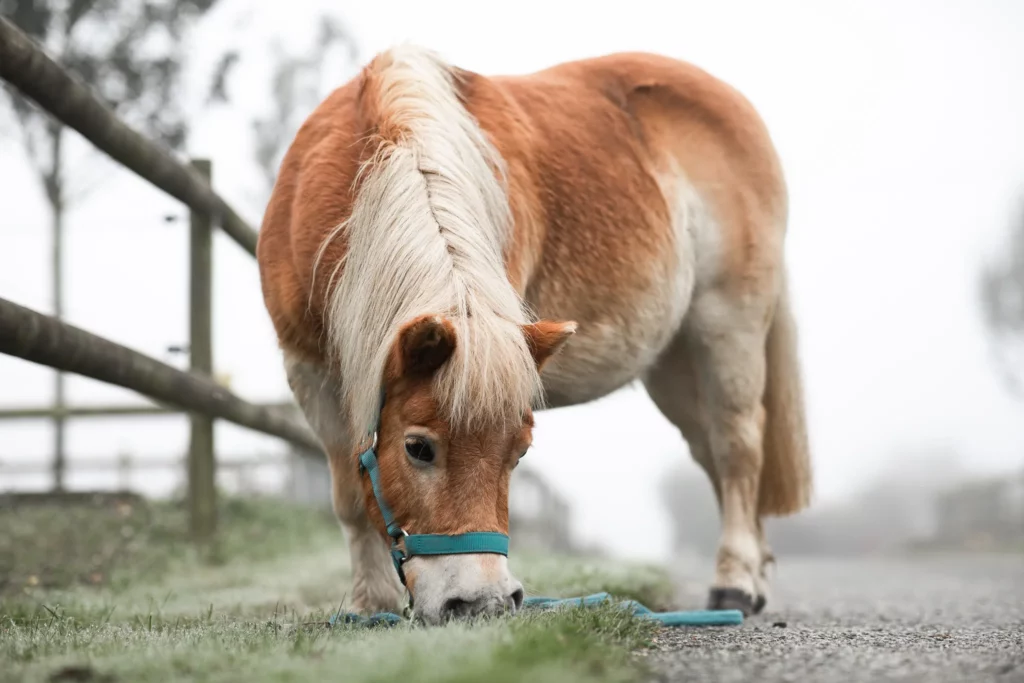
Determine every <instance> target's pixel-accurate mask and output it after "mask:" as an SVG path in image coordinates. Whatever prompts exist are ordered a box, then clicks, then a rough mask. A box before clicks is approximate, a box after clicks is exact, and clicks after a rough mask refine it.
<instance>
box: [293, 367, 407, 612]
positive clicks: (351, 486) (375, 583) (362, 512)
mask: <svg viewBox="0 0 1024 683" xmlns="http://www.w3.org/2000/svg"><path fill="white" fill-rule="evenodd" d="M285 371H286V372H287V374H288V384H289V385H290V386H291V389H292V393H293V394H295V399H296V401H297V402H298V404H299V407H300V408H302V411H303V413H304V414H305V416H306V421H307V422H309V425H310V426H311V427H312V428H313V431H315V432H316V433H317V435H318V436H319V437H320V441H321V443H322V444H323V445H324V449H325V450H326V451H327V462H328V465H329V466H330V470H331V501H332V503H333V505H334V513H335V515H337V517H338V521H339V522H340V524H341V528H342V530H343V532H344V534H345V539H346V540H347V541H348V548H349V557H350V559H351V565H352V589H351V592H350V593H349V597H348V600H347V604H346V605H345V609H349V610H352V611H355V612H361V613H364V614H368V613H374V612H384V611H387V612H395V611H399V610H400V609H401V606H402V598H403V597H404V595H405V591H404V589H403V588H402V584H401V583H400V582H399V580H398V575H397V574H396V573H395V568H394V565H393V564H392V562H391V555H390V553H389V543H390V542H389V541H388V540H386V539H385V538H384V537H383V536H381V534H380V532H378V531H377V529H376V528H374V526H373V524H372V523H371V522H370V520H369V518H368V517H367V515H366V507H365V505H364V502H363V494H362V487H361V482H360V481H359V470H358V467H357V466H356V463H355V448H356V444H355V441H354V439H352V438H351V436H350V435H349V434H348V430H347V429H346V427H345V421H344V420H343V419H342V413H341V405H340V403H339V396H340V384H339V383H338V381H337V380H336V379H335V378H334V377H332V376H331V375H330V374H329V372H328V371H327V369H326V368H325V367H324V366H323V365H321V364H320V363H314V362H310V361H306V360H299V359H296V358H292V357H289V356H287V355H286V356H285Z"/></svg>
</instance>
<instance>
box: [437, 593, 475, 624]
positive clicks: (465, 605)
mask: <svg viewBox="0 0 1024 683" xmlns="http://www.w3.org/2000/svg"><path fill="white" fill-rule="evenodd" d="M472 608H473V606H472V604H471V603H469V602H466V601H465V600H463V599H462V598H449V599H447V600H445V601H444V604H443V605H442V606H441V617H442V618H443V619H459V618H462V617H466V616H469V614H470V612H471V611H472Z"/></svg>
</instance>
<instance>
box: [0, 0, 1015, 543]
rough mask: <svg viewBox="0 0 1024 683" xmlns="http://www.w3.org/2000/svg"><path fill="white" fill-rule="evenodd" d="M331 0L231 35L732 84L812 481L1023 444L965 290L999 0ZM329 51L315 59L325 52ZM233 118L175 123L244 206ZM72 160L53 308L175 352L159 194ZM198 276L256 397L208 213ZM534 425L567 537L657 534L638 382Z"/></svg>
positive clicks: (3, 227) (235, 295) (174, 302)
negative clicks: (772, 191) (772, 213)
mask: <svg viewBox="0 0 1024 683" xmlns="http://www.w3.org/2000/svg"><path fill="white" fill-rule="evenodd" d="M346 4H347V3H333V2H326V1H319V2H318V1H317V0H290V1H289V2H288V3H262V8H261V9H260V10H259V13H258V14H255V15H253V16H252V17H251V23H250V24H248V25H247V28H246V29H245V39H246V42H247V44H248V46H249V47H250V48H255V49H256V50H257V52H262V53H264V54H265V53H266V50H265V45H266V41H267V39H268V36H269V35H270V34H272V33H273V34H277V35H280V36H281V37H282V38H283V39H284V40H286V41H289V42H291V43H292V44H302V43H303V42H308V41H309V40H311V39H312V32H313V31H314V30H315V24H314V22H313V21H312V16H313V10H314V9H315V8H316V7H321V6H328V7H332V8H333V10H334V11H335V12H336V13H337V14H338V16H339V17H340V18H342V19H343V20H344V21H346V23H347V24H348V25H349V26H350V27H351V28H352V29H353V31H354V32H355V33H356V35H357V37H358V40H359V43H360V45H359V47H360V50H361V55H362V58H363V59H366V58H368V57H369V56H370V55H372V54H373V53H374V52H377V51H378V50H381V49H383V48H385V47H387V46H388V45H390V44H393V43H395V42H398V41H403V40H411V41H413V42H418V43H421V44H425V45H427V46H429V47H432V48H434V49H436V50H438V51H440V52H441V53H442V54H443V55H444V56H445V57H447V58H448V59H449V60H450V61H452V62H454V63H456V64H458V65H460V66H462V67H465V68H469V69H473V70H476V71H480V72H482V73H517V72H527V71H531V70H534V69H539V68H543V67H546V66H548V65H551V64H554V63H556V62H559V61H562V60H567V59H573V58H579V57H585V56H591V55H598V54H602V53H606V52H613V51H618V50H645V51H652V52H661V53H664V54H667V55H671V56H675V57H679V58H683V59H687V60H689V61H691V62H694V63H696V64H698V65H699V66H701V67H703V68H705V69H707V70H709V71H710V72H711V73H713V74H715V75H717V76H719V77H721V78H724V79H725V80H727V81H728V82H730V83H731V84H733V85H734V86H736V87H738V88H739V89H740V90H741V91H743V92H744V94H746V95H747V97H749V98H750V99H751V101H752V102H753V103H754V105H755V106H756V107H757V108H758V110H759V111H760V112H761V114H762V116H763V117H764V118H765V120H766V122H767V124H768V127H769V129H770V131H771V133H772V135H773V138H774V140H775V142H776V145H777V147H778V149H779V151H780V154H781V156H782V160H783V165H784V168H785V171H786V174H787V180H788V183H789V187H790V200H791V207H792V213H791V223H790V233H789V239H788V247H787V249H788V252H787V253H788V259H789V265H790V272H791V278H792V288H793V294H794V298H795V307H796V314H797V317H798V322H799V325H800V329H801V342H802V348H801V350H802V356H803V367H804V374H805V377H806V385H807V397H808V404H809V406H808V408H809V417H810V428H811V438H812V446H813V450H814V459H815V464H816V471H817V489H818V499H819V500H829V499H835V498H837V497H840V496H842V495H844V494H848V493H850V492H852V491H853V490H854V489H855V488H856V487H857V486H858V485H861V484H863V483H865V482H866V481H867V480H868V479H870V478H872V477H875V476H877V475H879V474H880V473H881V472H882V471H883V470H884V469H885V468H886V467H888V466H889V465H890V463H889V462H888V461H891V460H892V459H893V458H895V457H899V455H900V453H901V449H913V450H915V451H919V450H921V449H926V450H927V449H929V448H936V449H943V448H952V449H955V450H957V451H958V452H959V453H960V454H961V457H962V459H963V463H964V465H965V466H966V467H967V468H968V469H971V470H975V471H980V472H987V471H996V470H1004V469H1006V468H1009V467H1013V466H1020V465H1021V464H1022V462H1024V418H1022V415H1024V405H1021V404H1020V403H1015V402H1013V401H1012V400H1011V399H1010V398H1009V397H1008V396H1007V395H1006V394H1005V393H1004V392H1003V391H1002V389H1001V387H1000V386H999V384H998V381H997V378H996V376H995V373H994V371H993V369H992V366H991V365H990V363H989V356H988V347H987V340H986V337H985V335H984V330H983V328H982V326H981V323H980V319H979V316H978V312H977V308H976V296H975V291H976V289H975V283H976V277H977V272H978V269H979V268H980V265H981V263H982V262H983V259H984V258H985V257H986V256H987V255H990V254H991V253H992V252H993V250H995V249H997V248H998V245H999V244H1000V242H999V240H1000V238H1002V237H1003V236H1004V234H1005V230H1006V228H1007V226H1008V223H1009V220H1010V216H1011V210H1012V207H1013V202H1014V199H1015V195H1014V193H1015V192H1018V191H1024V126H1022V125H1021V122H1022V121H1024V85H1022V84H1024V42H1022V41H1021V40H1020V36H1022V35H1024V4H1022V3H1019V2H1015V1H1013V0H1004V1H1003V2H995V1H988V2H980V1H979V2H961V3H950V2H946V3H936V2H925V1H918V2H910V1H903V2H883V1H876V2H856V3H854V2H845V3H839V2H830V3H810V2H795V1H786V2H778V1H776V2H772V3H762V2H739V1H730V2H722V1H719V2H713V3H712V2H700V3H697V2H676V3H667V2H641V1H638V0H634V1H633V2H629V3H622V4H617V5H610V4H609V5H606V6H604V8H602V9H596V8H595V6H594V5H593V4H592V3H581V2H572V3H570V2H563V3H555V2H550V1H549V2H517V3H503V4H502V3H497V4H495V3H482V2H473V3H469V2H466V3H443V2H433V3H420V2H399V1H393V2H389V3H386V4H381V3H351V4H350V5H349V6H347V7H346V6H345V5H346ZM238 6H239V5H238V3H237V2H232V1H230V0H225V5H224V6H223V7H222V8H221V10H219V11H218V14H217V15H216V16H214V17H212V18H211V19H212V21H211V22H210V23H209V24H208V25H207V26H205V27H204V30H203V31H202V32H200V33H198V34H197V36H196V40H195V43H196V45H195V48H194V50H191V51H190V53H191V54H192V55H193V56H194V57H195V58H196V67H195V71H196V72H197V73H198V72H201V71H202V69H203V68H205V66H206V65H207V64H208V63H209V61H210V60H211V59H212V58H213V57H212V56H213V55H214V54H215V53H216V50H217V49H219V48H221V47H222V46H223V44H224V41H225V40H228V39H229V38H226V36H228V35H229V32H230V30H231V27H232V25H233V23H232V22H233V21H234V18H235V17H236V16H237V14H236V12H235V10H236V8H237V7H238ZM240 73H241V74H242V76H243V78H244V79H245V80H244V81H243V82H242V87H241V88H238V89H237V90H236V94H237V95H238V96H239V98H240V101H241V102H242V103H243V105H247V104H252V105H259V104H260V103H262V102H264V101H265V99H266V97H267V87H268V84H267V82H266V77H265V76H261V75H260V65H259V64H258V63H257V62H253V63H252V66H251V67H250V68H249V69H247V70H244V71H243V72H240ZM348 75H350V72H348V71H346V69H345V67H344V66H341V67H339V78H347V77H348ZM194 85H197V84H194ZM11 140H12V138H10V137H9V138H8V139H7V140H2V139H0V181H2V182H0V207H2V208H3V216H2V217H0V296H2V297H4V298H8V299H11V300H14V301H17V302H19V303H22V304H25V305H28V306H31V307H34V308H36V309H38V310H43V311H49V310H50V294H49V277H50V275H49V242H50V238H49V231H48V224H47V222H46V220H47V219H46V214H45V212H44V207H43V204H42V201H41V196H40V192H39V188H38V187H37V182H36V180H35V178H34V177H32V176H31V175H29V174H27V173H26V171H25V168H26V167H25V166H24V159H23V157H22V156H21V153H20V150H19V148H18V147H17V146H16V144H14V143H13V142H12V141H11ZM248 144H249V138H248V123H247V122H246V121H244V120H239V119H237V118H232V117H231V115H230V114H226V113H222V114H219V115H217V116H208V117H206V118H205V119H204V120H203V121H201V122H199V123H198V125H197V128H196V129H195V131H194V136H193V139H192V142H191V150H190V151H191V152H192V153H193V154H195V155H196V156H208V157H211V158H212V159H213V162H214V176H215V186H216V187H217V188H218V190H219V191H221V192H222V193H224V194H225V195H226V196H227V197H228V198H229V200H230V201H232V202H233V203H235V204H236V205H237V206H238V208H239V209H240V210H241V212H242V213H243V214H244V215H246V216H247V217H249V218H250V219H251V220H252V222H253V223H256V222H258V218H259V216H260V212H261V209H262V207H261V206H258V205H257V204H256V202H254V201H253V197H254V191H255V189H256V187H257V178H258V176H257V174H256V171H255V169H254V166H253V163H252V161H251V153H250V151H249V147H248ZM81 168H82V169H83V173H84V175H85V179H86V180H87V181H91V180H93V179H95V180H97V181H98V182H99V186H98V189H96V190H95V191H94V193H93V194H91V195H90V196H89V197H88V199H87V200H85V201H84V202H83V203H81V204H80V205H79V206H78V208H77V210H76V211H75V212H74V213H73V215H72V216H71V218H70V227H69V235H68V244H69V247H68V252H69V257H68V260H67V276H66V281H67V283H68V292H67V295H66V296H67V318H68V319H69V320H70V321H71V322H73V323H74V324H77V325H79V326H81V327H84V328H85V329H88V330H90V331H93V332H96V333H99V334H101V335H104V336H107V337H109V338H112V339H115V340H118V341H119V342H121V343H124V344H127V345H129V346H132V347H133V348H136V349H139V350H141V351H143V352H146V353H149V354H152V355H155V356H157V357H159V358H164V359H167V360H171V361H173V362H174V363H176V364H177V363H179V362H180V361H178V360H176V359H173V358H172V357H171V356H168V354H167V353H166V352H165V351H164V349H165V347H166V346H167V345H168V344H173V343H180V342H183V341H185V338H186V336H187V310H186V303H187V302H186V299H187V283H186V279H185V274H186V263H187V244H186V233H187V230H186V229H185V225H184V224H182V223H178V224H164V223H163V222H162V220H161V217H162V216H163V214H165V213H167V212H176V213H178V214H180V215H184V214H183V212H182V210H181V209H180V207H178V206H177V205H176V203H175V202H173V201H171V200H168V199H166V198H165V197H163V196H162V195H160V194H159V193H157V192H155V191H153V190H152V189H150V188H149V187H148V186H146V185H145V184H144V183H143V182H141V181H139V180H137V179H135V178H132V177H129V176H127V174H124V173H121V172H119V171H117V170H116V169H115V168H114V167H113V166H111V165H110V164H107V163H98V162H97V161H96V160H92V161H89V162H88V163H86V162H83V164H82V166H81ZM215 296H216V303H215V317H216V320H215V325H216V328H215V335H216V338H215V341H216V348H215V362H216V364H217V369H218V371H219V372H224V373H228V374H230V375H231V378H232V381H233V387H234V389H235V390H236V391H237V392H238V393H239V394H241V395H242V396H245V397H247V398H250V399H253V400H280V399H281V398H283V397H284V396H285V395H286V392H287V386H286V384H285V382H284V376H283V372H282V370H281V364H280V359H279V354H278V352H277V349H276V343H275V340H274V335H273V331H272V328H271V326H270V324H269V321H268V319H267V316H266V313H265V311H264V308H263V303H262V299H261V295H260V291H259V282H258V276H257V271H256V266H255V264H254V262H253V261H252V260H251V259H250V258H249V257H248V256H246V255H244V254H243V253H242V252H241V250H240V249H238V248H237V247H236V246H235V245H234V244H233V243H231V242H230V241H229V240H227V239H226V238H224V237H223V236H219V237H218V240H217V246H216V292H215ZM50 377H51V374H50V372H49V371H47V370H45V369H43V368H39V367H36V366H32V365H30V364H27V363H23V362H20V361H17V360H14V359H11V358H6V357H0V403H2V404H5V405H41V404H43V403H45V402H46V401H47V400H48V399H49V397H50V392H51V386H52V381H51V379H50ZM70 396H71V400H72V401H73V402H75V403H90V402H94V403H95V402H114V401H121V400H127V399H129V398H130V394H128V392H122V391H121V390H119V389H115V388H111V387H106V386H103V385H100V384H98V383H95V382H92V381H89V380H83V379H80V378H73V379H71V380H70ZM70 439H71V442H70V444H71V446H70V450H71V457H72V460H73V459H74V458H75V457H87V456H95V455H104V454H109V453H112V452H118V451H121V450H128V451H132V452H137V453H143V454H153V455H163V456H166V455H170V454H176V453H180V452H182V451H183V450H184V448H185V446H186V443H187V430H186V428H185V421H184V419H182V418H178V417H171V418H160V419H135V420H124V419H121V420H81V421H77V422H74V423H72V426H71V427H70ZM218 439H219V441H218V445H219V447H220V449H221V450H222V452H226V453H228V454H242V453H247V452H251V451H252V450H258V451H260V452H274V451H277V450H279V449H280V445H279V444H278V442H276V441H274V440H273V439H268V438H264V437H261V436H257V435H253V434H251V433H249V432H246V431H245V430H242V429H237V428H234V427H232V426H230V425H222V426H220V427H219V428H218ZM535 444H536V447H535V449H534V450H533V451H531V454H530V460H531V462H532V464H533V465H534V466H535V467H537V468H539V469H540V470H541V472H542V473H543V474H544V475H545V476H547V477H548V478H549V479H550V480H551V481H552V483H553V484H554V485H555V486H556V487H558V488H559V489H560V490H561V491H562V492H563V493H564V494H565V495H566V496H567V497H568V498H569V499H570V501H571V502H572V503H574V504H575V506H576V509H575V517H576V522H575V524H576V527H577V529H578V530H579V532H580V533H581V534H583V535H584V537H585V538H586V539H588V540H596V541H599V542H601V543H604V544H606V545H608V546H609V547H611V548H612V549H613V550H615V551H618V552H620V553H622V554H625V555H629V556H634V557H645V558H651V559H658V558H662V557H663V556H664V553H665V551H666V543H665V539H666V537H667V529H668V525H667V520H666V519H664V515H663V513H662V510H661V506H660V503H659V501H658V499H657V496H656V494H655V489H654V485H655V483H656V482H657V479H658V477H659V476H660V475H661V474H662V473H663V472H664V471H665V470H666V469H667V468H669V467H670V466H672V465H673V464H674V463H677V462H679V461H680V460H681V459H685V460H687V461H688V456H687V455H686V453H685V447H684V445H683V443H682V441H681V439H680V438H679V436H678V434H677V433H676V431H675V430H674V428H672V427H671V426H670V425H669V424H668V423H667V422H666V421H665V420H664V419H663V418H662V417H661V416H660V415H659V414H658V413H657V411H656V410H655V409H654V407H653V405H652V404H651V403H650V401H649V400H648V399H647V396H646V394H644V392H643V390H642V389H629V390H625V391H623V392H620V393H618V394H616V395H613V396H611V397H609V398H607V399H605V400H603V401H599V402H597V403H594V404H590V405H587V406H581V407H576V408H571V409H565V410H560V411H556V412H551V413H544V414H540V415H539V416H538V426H537V430H536V433H535ZM49 448H50V435H49V428H48V426H47V425H45V424H44V423H28V422H25V423H18V424H15V423H10V422H0V460H4V461H9V462H13V461H19V460H25V459H39V458H43V457H46V456H47V455H48V453H49ZM162 476H163V475H161V477H162ZM91 481H93V480H90V479H88V478H87V477H84V476H76V477H73V479H72V483H73V484H75V485H79V486H86V485H89V484H90V482H91ZM24 483H25V484H26V485H36V486H40V485H43V484H44V481H43V480H38V481H29V480H24ZM143 483H144V484H145V485H146V487H147V489H149V490H161V489H165V488H166V487H167V486H168V485H170V481H169V480H167V479H166V478H162V479H161V480H159V481H148V482H143ZM6 485H7V484H6V483H5V482H0V488H3V487H4V486H6ZM609 501H614V502H609Z"/></svg>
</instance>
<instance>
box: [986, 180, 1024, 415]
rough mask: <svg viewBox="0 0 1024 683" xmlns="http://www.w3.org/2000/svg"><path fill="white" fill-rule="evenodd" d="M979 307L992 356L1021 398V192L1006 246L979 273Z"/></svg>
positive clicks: (1023, 299)
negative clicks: (988, 337) (986, 330)
mask: <svg viewBox="0 0 1024 683" xmlns="http://www.w3.org/2000/svg"><path fill="white" fill-rule="evenodd" d="M981 308H982V315H983V317H984V320H985V324H986V326H987V327H988V329H989V331H990V333H991V334H992V343H993V351H994V357H995V361H996V365H997V368H998V370H999V373H1000V376H1001V377H1002V379H1003V380H1004V382H1005V384H1006V386H1007V387H1008V388H1009V390H1010V391H1011V392H1012V393H1014V394H1015V395H1017V396H1018V397H1020V398H1024V196H1022V198H1021V200H1020V201H1019V203H1018V210H1017V212H1016V215H1015V216H1014V221H1013V223H1012V224H1011V226H1010V234H1009V236H1008V239H1007V244H1006V248H1005V249H1003V250H1002V252H1001V253H1000V255H999V257H998V258H995V259H993V260H992V261H991V262H990V263H989V264H987V265H986V266H985V268H984V269H983V271H982V274H981Z"/></svg>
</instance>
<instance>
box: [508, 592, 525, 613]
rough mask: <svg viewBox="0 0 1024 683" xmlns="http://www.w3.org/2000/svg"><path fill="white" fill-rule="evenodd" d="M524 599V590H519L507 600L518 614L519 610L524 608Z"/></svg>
mask: <svg viewBox="0 0 1024 683" xmlns="http://www.w3.org/2000/svg"><path fill="white" fill-rule="evenodd" d="M523 597H524V593H523V589H522V588H517V589H516V590H515V591H514V592H513V593H512V595H510V596H508V597H507V598H506V602H508V603H509V606H510V607H512V608H513V609H514V610H515V611H517V612H518V611H519V608H520V607H522V606H523Z"/></svg>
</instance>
